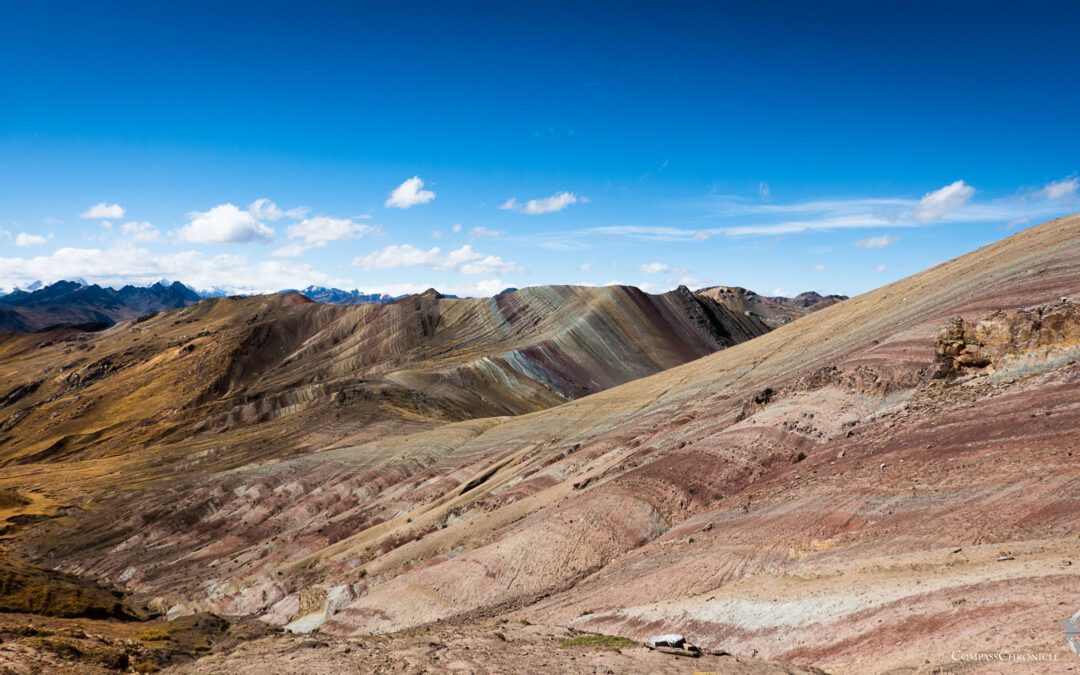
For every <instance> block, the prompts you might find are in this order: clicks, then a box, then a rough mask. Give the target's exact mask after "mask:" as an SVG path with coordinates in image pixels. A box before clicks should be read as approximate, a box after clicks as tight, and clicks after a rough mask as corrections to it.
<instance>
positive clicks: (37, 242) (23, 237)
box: [15, 232, 49, 247]
mask: <svg viewBox="0 0 1080 675" xmlns="http://www.w3.org/2000/svg"><path fill="white" fill-rule="evenodd" d="M47 241H49V240H48V238H46V237H43V236H41V235H40V234H27V233H26V232H20V233H19V234H18V236H16V237H15V245H16V246H22V247H26V246H43V245H44V244H45V242H47Z"/></svg>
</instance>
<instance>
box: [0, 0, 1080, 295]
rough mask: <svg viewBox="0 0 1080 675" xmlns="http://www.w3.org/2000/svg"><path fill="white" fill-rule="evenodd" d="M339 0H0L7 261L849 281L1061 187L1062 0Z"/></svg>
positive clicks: (204, 269) (122, 272) (404, 285)
mask: <svg viewBox="0 0 1080 675" xmlns="http://www.w3.org/2000/svg"><path fill="white" fill-rule="evenodd" d="M350 4H353V3H350ZM355 4H357V6H345V5H346V3H318V2H306V3H275V2H263V3H217V2H215V3H211V2H205V3H204V2H186V3H145V2H142V3H122V2H108V3H87V2H80V3H58V2H38V3H19V4H15V3H6V4H5V5H4V6H3V7H0V27H2V29H3V39H2V40H0V288H3V289H10V288H11V287H13V286H16V285H26V284H28V283H29V282H31V281H33V280H36V279H42V280H45V281H52V280H56V279H60V278H70V277H76V276H78V277H83V278H85V279H87V280H89V281H94V282H101V283H105V284H118V283H123V282H133V283H148V282H151V281H154V280H156V279H158V278H162V277H166V278H169V279H180V280H182V281H185V282H186V283H189V284H191V285H193V286H195V287H196V288H209V287H212V286H219V287H226V288H231V289H235V290H240V291H269V290H275V289H280V288H287V287H304V286H307V285H308V284H319V285H333V286H339V287H346V288H359V289H361V290H364V291H369V292H371V291H386V292H390V293H394V294H399V293H405V292H414V291H420V290H423V289H425V288H427V287H428V286H436V287H437V288H439V289H441V290H444V291H446V292H451V293H458V294H465V295H484V294H491V293H493V292H497V291H498V290H501V289H502V288H504V287H506V286H525V285H534V284H546V283H589V284H606V283H611V282H619V283H626V284H633V285H639V286H642V287H643V288H645V289H646V290H650V291H661V290H665V289H668V288H671V287H674V286H676V285H678V284H680V283H685V284H687V285H689V286H691V287H700V286H706V285H715V284H724V285H739V286H745V287H748V288H751V289H754V290H756V291H759V292H764V293H768V294H773V293H787V294H790V293H795V292H798V291H801V290H808V289H814V290H819V291H822V292H826V293H845V294H855V293H860V292H863V291H866V290H870V289H872V288H875V287H877V286H880V285H882V284H884V283H887V282H889V281H892V280H895V279H897V278H900V277H904V276H907V275H909V274H913V273H915V272H918V271H920V270H922V269H925V268H926V267H928V266H931V265H933V264H936V263H938V262H940V261H942V260H946V259H948V258H951V257H954V256H956V255H959V254H962V253H964V252H966V251H969V250H971V249H974V248H976V247H978V246H981V245H984V244H986V243H989V242H992V241H995V240H997V239H1000V238H1002V237H1005V236H1008V235H1009V234H1011V233H1012V232H1015V231H1016V230H1018V229H1022V228H1023V227H1026V226H1028V225H1033V224H1036V223H1038V222H1042V221H1044V220H1046V219H1049V218H1052V217H1055V216H1059V215H1065V214H1068V213H1073V212H1075V211H1078V210H1080V200H1078V197H1077V187H1078V184H1080V181H1078V180H1077V171H1078V170H1080V166H1078V165H1080V160H1078V158H1080V134H1078V133H1077V129H1076V124H1077V123H1076V120H1077V113H1076V111H1077V110H1080V86H1078V84H1080V83H1078V81H1077V80H1078V77H1077V74H1076V68H1075V55H1074V53H1073V47H1072V45H1073V44H1074V33H1075V29H1076V27H1077V25H1078V19H1080V6H1078V5H1076V4H1074V3H1065V2H1057V3H1039V2H1034V3H1025V4H1024V5H1022V6H1017V5H1012V6H1010V5H1006V4H1004V3H1002V4H1000V5H997V4H995V3H987V2H957V3H924V4H920V3H911V2H903V3H900V2H896V3H887V2H869V3H857V2H840V3H805V2H763V3H699V4H698V3H664V4H663V5H661V4H660V3H652V4H650V5H641V6H637V5H634V4H633V3H612V4H607V5H604V4H598V3H597V4H589V5H588V6H582V5H584V3H552V2H547V3H542V4H541V3H531V4H524V3H467V2H466V3H423V2H420V3H411V4H408V5H397V6H390V5H384V6H381V7H363V6H359V3H355Z"/></svg>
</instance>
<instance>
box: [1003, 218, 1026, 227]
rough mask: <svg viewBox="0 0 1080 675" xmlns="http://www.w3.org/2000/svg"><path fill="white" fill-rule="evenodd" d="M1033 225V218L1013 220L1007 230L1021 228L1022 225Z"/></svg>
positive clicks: (1007, 225) (1008, 224)
mask: <svg viewBox="0 0 1080 675" xmlns="http://www.w3.org/2000/svg"><path fill="white" fill-rule="evenodd" d="M1030 223H1031V218H1013V219H1012V220H1010V221H1009V222H1008V223H1007V224H1006V225H1005V227H1006V229H1010V230H1011V229H1013V228H1014V227H1020V226H1021V225H1028V224H1030Z"/></svg>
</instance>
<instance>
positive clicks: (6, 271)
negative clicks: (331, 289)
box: [0, 241, 355, 293]
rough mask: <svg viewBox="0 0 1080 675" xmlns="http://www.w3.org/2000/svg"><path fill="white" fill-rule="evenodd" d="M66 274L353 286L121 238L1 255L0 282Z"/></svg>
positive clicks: (139, 280)
mask: <svg viewBox="0 0 1080 675" xmlns="http://www.w3.org/2000/svg"><path fill="white" fill-rule="evenodd" d="M71 277H82V278H84V279H86V280H88V281H90V282H91V283H100V284H103V285H107V286H114V287H120V286H122V285H123V284H126V283H132V284H148V283H153V282H155V281H157V280H159V279H161V278H163V277H164V278H167V279H180V280H181V281H183V282H184V283H186V284H189V285H191V286H193V287H195V288H200V289H208V288H213V287H215V286H216V287H222V288H228V289H231V290H232V291H234V292H242V293H269V292H274V291H278V290H281V289H283V288H304V287H305V286H310V285H316V286H336V287H338V288H355V284H354V283H353V281H352V280H349V279H340V278H333V277H331V276H329V275H327V274H324V273H322V272H319V271H317V270H315V269H314V268H312V267H311V266H310V265H293V264H285V263H282V262H279V261H273V260H263V261H258V262H249V261H248V259H247V258H246V257H245V256H244V255H228V254H222V255H215V256H211V257H207V256H205V255H204V254H202V253H201V252H198V251H183V252H179V253H170V254H167V255H156V254H154V253H152V252H151V251H149V250H147V249H145V248H140V247H137V246H134V245H132V244H131V243H129V242H124V241H121V242H117V243H116V244H115V245H114V246H112V247H110V248H107V249H96V248H90V249H84V248H61V249H57V250H56V251H55V252H53V253H52V254H51V255H48V256H37V257H34V258H0V287H5V288H10V287H11V286H16V285H23V286H25V285H26V284H28V283H31V282H32V281H34V280H36V279H40V280H42V281H43V282H45V283H51V282H53V281H58V280H59V279H64V278H71Z"/></svg>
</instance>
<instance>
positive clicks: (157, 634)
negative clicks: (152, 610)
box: [139, 629, 172, 642]
mask: <svg viewBox="0 0 1080 675" xmlns="http://www.w3.org/2000/svg"><path fill="white" fill-rule="evenodd" d="M139 639H140V640H142V641H143V642H163V641H165V640H171V639H172V636H171V635H169V633H168V631H163V630H157V629H153V630H148V631H146V632H145V633H143V634H142V635H140V636H139Z"/></svg>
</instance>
